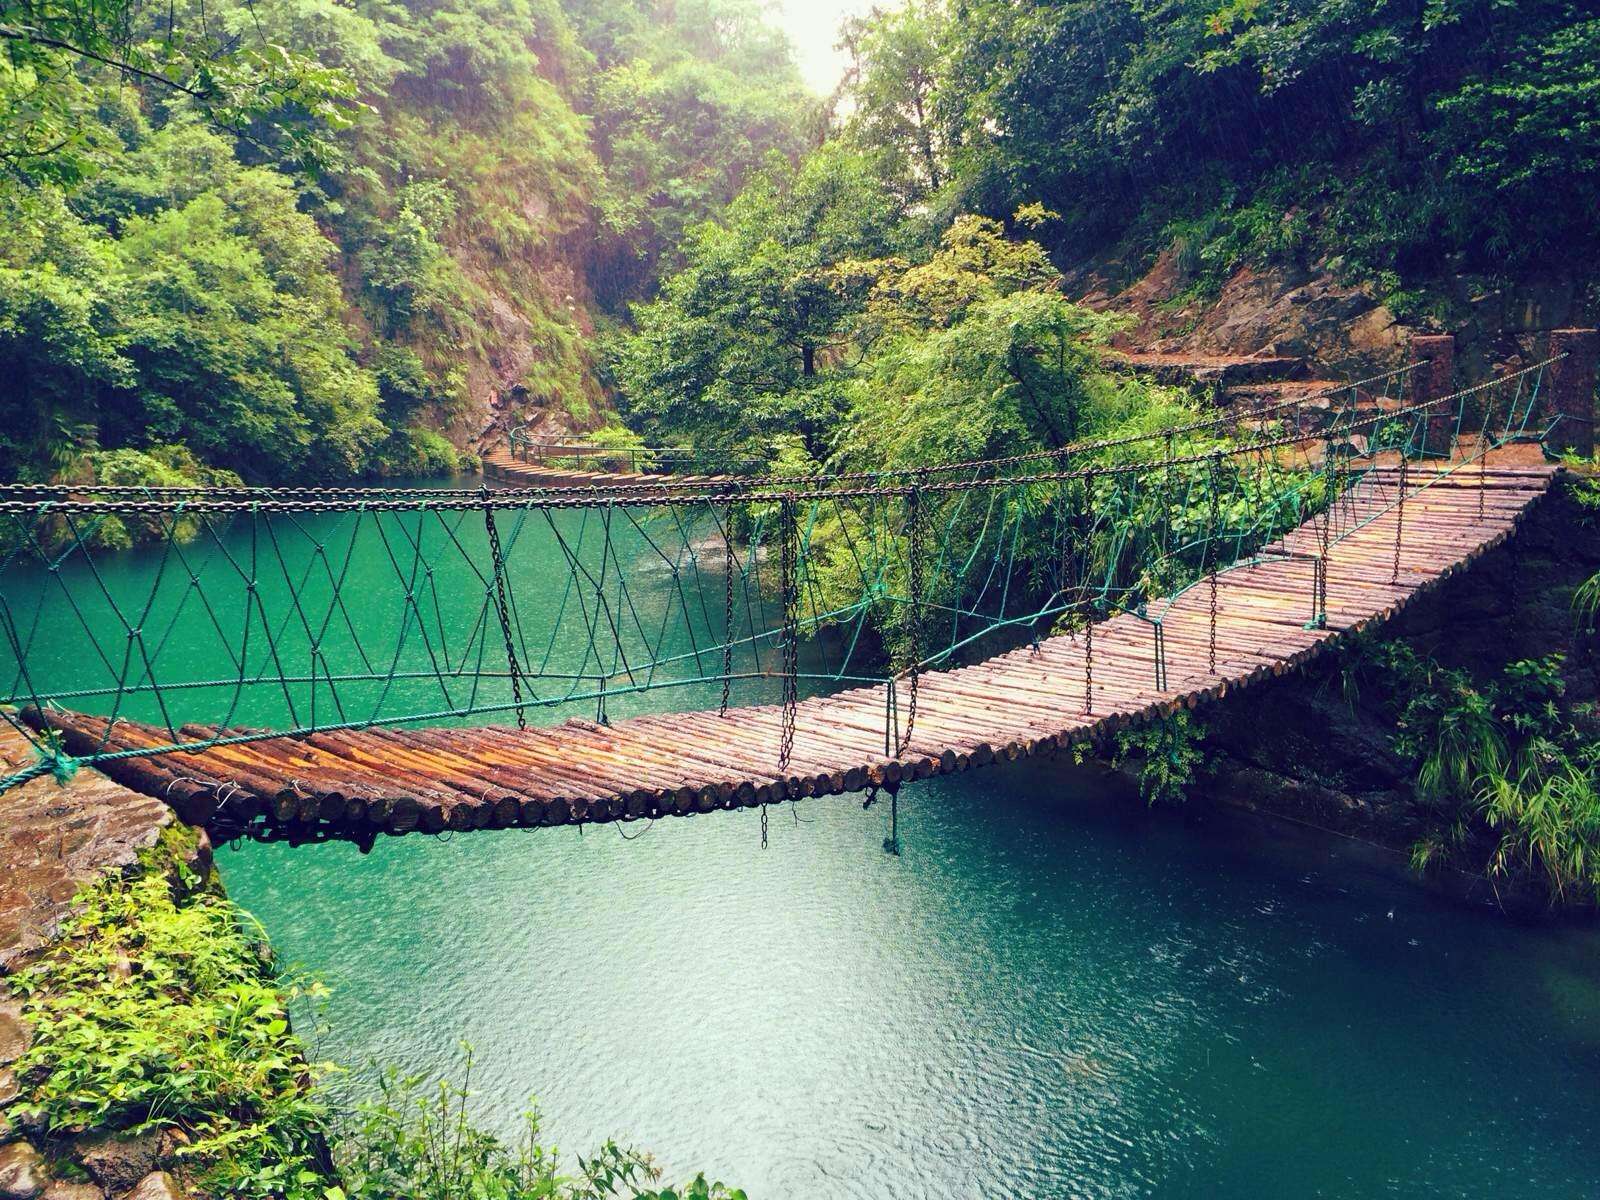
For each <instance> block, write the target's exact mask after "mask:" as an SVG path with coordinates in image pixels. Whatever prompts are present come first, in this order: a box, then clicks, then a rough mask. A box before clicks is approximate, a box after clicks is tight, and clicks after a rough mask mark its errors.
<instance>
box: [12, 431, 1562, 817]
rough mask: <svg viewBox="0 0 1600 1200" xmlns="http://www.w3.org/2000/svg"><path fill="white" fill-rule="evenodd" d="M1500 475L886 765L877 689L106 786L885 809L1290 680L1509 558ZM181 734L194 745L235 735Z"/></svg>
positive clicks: (1514, 491)
mask: <svg viewBox="0 0 1600 1200" xmlns="http://www.w3.org/2000/svg"><path fill="white" fill-rule="evenodd" d="M1513 461H1515V460H1514V459H1511V458H1510V457H1509V456H1507V457H1505V458H1504V460H1503V461H1502V460H1501V459H1499V458H1497V459H1496V461H1495V462H1494V463H1492V464H1483V463H1480V464H1479V465H1476V466H1470V467H1465V468H1462V467H1458V468H1457V469H1455V470H1453V471H1445V470H1442V469H1435V468H1429V467H1427V466H1425V465H1416V464H1414V465H1412V466H1411V467H1410V468H1409V471H1408V472H1407V471H1405V469H1403V468H1399V467H1381V466H1380V467H1375V468H1374V469H1373V470H1371V471H1370V472H1368V473H1367V474H1366V475H1365V476H1364V477H1363V478H1362V479H1361V480H1360V482H1359V483H1357V484H1356V485H1355V486H1354V488H1353V489H1352V490H1351V491H1350V492H1349V493H1348V495H1347V496H1346V497H1345V498H1343V499H1341V500H1340V501H1339V502H1338V503H1337V504H1336V505H1335V506H1334V508H1333V510H1332V511H1331V513H1329V514H1328V515H1327V516H1326V518H1325V517H1324V516H1316V517H1313V518H1312V519H1311V520H1310V521H1308V522H1307V523H1306V524H1304V525H1302V526H1300V527H1299V528H1297V529H1295V530H1294V531H1292V532H1291V533H1290V534H1289V535H1288V536H1286V537H1284V538H1283V539H1282V540H1281V541H1279V542H1277V543H1274V544H1273V545H1270V546H1267V547H1265V548H1264V549H1263V550H1262V551H1260V552H1259V553H1258V554H1256V555H1255V556H1253V557H1251V558H1249V559H1248V560H1246V561H1244V562H1241V563H1238V564H1236V565H1234V566H1232V567H1231V568H1228V569H1225V570H1223V571H1221V572H1219V573H1218V574H1216V575H1213V576H1208V577H1206V578H1204V579H1202V580H1201V581H1200V582H1199V583H1197V584H1195V585H1193V586H1191V587H1189V588H1187V589H1186V590H1184V591H1183V592H1181V593H1179V594H1178V595H1177V596H1175V597H1172V598H1170V603H1169V605H1168V606H1167V607H1165V609H1164V612H1163V615H1162V617H1161V619H1160V620H1159V622H1153V621H1151V620H1147V619H1144V618H1141V617H1139V616H1137V615H1134V614H1122V615H1118V616H1115V617H1112V618H1110V619H1108V620H1104V621H1101V622H1099V623H1097V624H1095V625H1093V626H1091V627H1090V628H1089V629H1087V630H1085V631H1083V632H1080V633H1078V634H1074V635H1065V636H1055V637H1050V638H1047V639H1045V640H1044V641H1042V642H1041V643H1039V644H1038V645H1037V646H1036V647H1028V648H1024V649H1020V650H1014V651H1011V652H1010V653H1006V654H1002V655H999V656H998V657H995V658H993V659H990V660H988V661H986V662H982V663H979V664H977V665H972V666H966V667H961V668H958V669H953V670H948V671H940V672H930V673H927V674H924V675H922V676H921V678H920V680H919V681H918V682H919V686H918V690H917V693H916V700H915V720H914V724H912V733H911V736H910V738H909V741H908V744H906V745H904V746H902V747H898V748H896V747H892V746H887V745H886V744H885V741H886V733H885V706H886V700H887V694H888V693H887V689H886V687H885V686H882V685H875V686H869V687H860V688H855V689H852V690H848V691H843V692H839V693H836V694H834V695H830V696H826V697H818V698H814V699H809V700H803V701H800V702H799V703H798V707H797V711H796V712H795V714H794V719H793V720H792V721H791V722H787V723H786V722H785V720H784V712H783V709H782V708H781V706H778V705H764V706H751V707H736V708H730V709H729V710H728V711H727V712H726V714H725V715H719V714H718V713H716V712H696V713H662V714H659V715H652V716H642V717H634V718H630V719H627V720H621V721H618V722H617V723H615V724H614V725H610V726H603V725H597V724H595V723H593V722H590V721H580V720H571V721H567V722H565V723H564V724H561V725H556V726H553V727H549V728H540V729H528V730H526V731H524V732H519V731H517V730H515V729H512V728H505V727H480V728H429V729H398V728H370V729H363V730H359V731H347V732H338V733H327V732H317V733H310V734H308V735H305V736H302V737H298V738H295V739H292V740H290V739H279V738H273V739H267V740H260V741H247V742H241V743H237V744H232V745H216V746H211V747H209V748H206V749H204V750H200V751H196V752H175V753H172V754H170V755H151V756H148V757H126V758H120V759H113V760H110V761H107V762H105V763H104V764H103V769H104V770H105V771H107V772H108V773H109V774H111V775H112V776H113V777H114V778H116V779H117V780H119V781H120V782H122V783H125V784H126V785H128V786H129V787H132V788H135V789H137V790H140V791H144V792H147V793H149V794H151V795H155V796H161V797H163V798H166V799H168V800H169V801H171V802H173V803H174V805H175V806H176V807H177V808H178V809H179V811H180V813H181V814H183V815H184V816H185V817H186V818H187V819H190V820H194V821H204V820H206V819H208V818H209V817H210V815H211V814H212V813H213V812H214V811H215V810H216V808H217V806H218V803H219V802H221V801H225V802H226V804H227V807H228V811H229V812H230V814H232V816H233V817H234V818H235V819H238V818H239V817H246V818H248V819H252V820H256V821H258V822H263V823H264V824H265V826H266V827H267V829H268V830H269V831H271V830H276V831H278V832H281V833H283V834H285V835H286V836H302V837H303V836H338V837H349V838H352V839H354V840H358V841H364V840H366V839H368V838H370V837H371V836H372V835H373V834H374V833H376V832H380V831H383V832H389V833H404V832H408V831H411V830H421V831H428V832H433V831H441V830H446V829H476V828H482V827H494V828H499V827H505V826H547V825H569V824H575V823H581V822H591V821H609V820H615V819H624V820H632V819H638V818H646V817H657V816H664V815H668V814H683V813H694V812H706V811H710V810H712V809H716V808H735V807H742V806H751V805H764V804H771V803H774V802H777V801H782V800H788V799H798V798H801V797H810V796H825V795H833V794H838V793H844V792H854V791H858V790H860V789H862V788H864V787H869V786H888V787H891V788H893V787H895V786H897V785H898V784H899V783H900V782H901V781H903V780H907V779H922V778H926V777H928V776H931V775H936V774H948V773H952V772H957V771H964V770H967V769H968V768H970V767H977V766H983V765H985V764H987V763H991V762H994V761H996V760H1011V759H1017V758H1021V757H1024V756H1026V755H1033V754H1040V753H1046V752H1049V751H1053V750H1057V749H1060V748H1063V747H1066V746H1069V745H1071V744H1074V743H1081V742H1086V741H1089V740H1091V739H1093V738H1096V737H1098V736H1100V735H1103V734H1105V733H1107V732H1109V731H1111V730H1114V729H1117V728H1119V727H1123V726H1127V725H1131V724H1137V723H1140V722H1145V721H1149V720H1151V719H1154V718H1156V717H1159V716H1162V715H1164V714H1170V713H1171V712H1173V711H1174V710H1176V709H1178V708H1180V707H1193V706H1194V705H1196V704H1198V703H1199V702H1201V701H1202V700H1207V699H1215V698H1218V697H1221V696H1224V695H1226V694H1227V693H1228V692H1229V691H1231V690H1233V689H1235V688H1239V687H1245V686H1248V685H1250V684H1252V683H1256V682H1258V681H1260V680H1263V679H1266V678H1269V677H1271V676H1274V675H1281V674H1283V673H1284V672H1286V671H1288V670H1291V669H1292V668H1295V667H1297V666H1299V665H1300V664H1302V663H1304V662H1305V661H1306V660H1308V659H1309V658H1310V657H1311V656H1313V655H1315V654H1316V653H1318V652H1319V651H1320V650H1322V649H1323V648H1324V647H1326V646H1328V645H1329V644H1330V643H1332V642H1333V641H1334V640H1335V639H1337V638H1338V637H1339V636H1340V635H1342V634H1345V633H1348V632H1350V631H1352V630H1355V629H1358V628H1360V627H1363V626H1366V625H1369V624H1373V623H1376V622H1381V621H1384V620H1386V619H1388V618H1389V617H1391V616H1392V615H1393V614H1394V613H1396V612H1397V611H1398V610H1399V609H1401V608H1402V607H1404V606H1405V605H1406V604H1407V603H1409V602H1410V601H1411V600H1412V599H1413V598H1414V597H1416V596H1417V595H1419V594H1420V593H1422V592H1424V591H1426V590H1427V589H1428V588H1430V587H1433V586H1434V585H1436V584H1437V583H1439V582H1440V581H1441V580H1442V579H1444V578H1446V577H1448V576H1449V575H1451V574H1453V573H1454V572H1456V571H1459V570H1461V569H1463V568H1464V567H1466V566H1468V565H1469V564H1471V563H1472V562H1473V561H1474V560H1475V559H1476V558H1478V557H1479V556H1480V555H1482V554H1483V553H1484V552H1485V551H1486V550H1488V549H1489V548H1490V547H1492V546H1494V545H1496V544H1498V543H1499V542H1501V541H1503V540H1505V539H1506V538H1507V537H1508V536H1509V535H1510V534H1511V533H1512V532H1513V530H1514V529H1515V528H1516V526H1517V524H1518V522H1519V521H1520V520H1521V519H1522V517H1523V515H1524V513H1525V512H1526V511H1527V510H1528V507H1529V506H1530V505H1531V504H1532V503H1533V502H1534V501H1535V500H1537V499H1538V498H1539V497H1540V496H1541V495H1542V494H1543V493H1544V492H1545V491H1546V489H1547V488H1548V487H1549V485H1550V483H1551V481H1552V479H1553V478H1554V477H1555V475H1556V474H1557V468H1554V467H1551V466H1548V465H1544V464H1542V463H1534V464H1530V465H1526V466H1515V465H1510V463H1511V462H1513ZM1402 487H1404V489H1405V490H1404V491H1403V492H1402V490H1401V489H1402ZM1402 530H1403V536H1397V535H1398V534H1399V533H1400V532H1401V531H1402ZM1159 607H1160V606H1158V605H1151V608H1152V610H1154V609H1157V608H1159ZM896 686H897V688H898V696H899V699H898V706H899V709H900V711H901V714H902V715H901V717H900V720H901V721H902V722H906V723H910V722H908V721H907V708H908V704H909V697H908V695H907V685H906V682H905V681H904V680H902V681H900V682H899V683H898V684H897V685H896ZM25 715H26V719H27V720H28V721H29V722H30V723H31V724H33V725H35V726H39V725H41V724H43V723H48V724H49V725H51V726H53V727H54V728H56V729H59V730H60V731H61V732H62V734H63V735H64V738H65V742H66V746H67V749H68V750H69V751H70V752H71V753H74V754H90V753H93V752H95V751H96V750H97V749H98V748H100V747H102V746H103V745H108V746H110V747H113V748H116V749H121V750H130V749H137V748H138V747H141V746H151V747H155V746H162V745H165V744H167V743H168V742H169V741H170V735H169V733H168V732H167V731H165V730H162V729H158V728H155V727H153V726H148V725H140V724H137V723H134V722H130V721H127V720H121V721H118V722H117V724H116V727H115V728H114V729H112V730H110V731H108V730H107V729H106V723H105V721H104V720H103V719H102V718H99V717H91V716H86V715H82V714H78V713H73V712H66V711H60V710H51V711H49V712H47V713H44V714H41V713H40V712H39V711H38V710H36V709H35V710H31V711H29V712H28V713H26V714H25ZM184 732H185V734H186V735H187V736H189V737H191V738H192V739H195V740H205V739H209V738H211V737H213V736H217V735H219V734H236V733H248V732H249V731H246V730H218V729H216V728H214V727H209V726H190V727H186V728H185V731H184ZM786 736H787V737H791V738H792V739H793V741H792V751H791V752H790V753H789V754H788V755H787V756H786V757H785V756H784V755H783V754H782V752H781V747H782V745H783V742H784V739H785V737H786ZM102 738H106V739H107V740H106V741H105V742H102ZM780 761H783V762H784V763H785V765H784V766H782V767H780V766H779V765H778V764H779V763H780Z"/></svg>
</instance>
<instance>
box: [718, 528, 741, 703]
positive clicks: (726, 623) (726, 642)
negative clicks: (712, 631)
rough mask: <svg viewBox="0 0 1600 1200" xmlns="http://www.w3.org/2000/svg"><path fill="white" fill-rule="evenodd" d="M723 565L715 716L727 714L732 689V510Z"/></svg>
mask: <svg viewBox="0 0 1600 1200" xmlns="http://www.w3.org/2000/svg"><path fill="white" fill-rule="evenodd" d="M722 548H723V566H724V567H725V568H726V569H727V580H726V582H725V584H724V586H723V589H722V702H721V703H720V704H719V705H718V706H717V716H719V717H725V716H727V715H728V699H729V697H730V694H731V692H732V690H733V573H734V570H735V569H736V567H737V564H736V563H735V561H734V557H733V510H732V509H729V510H728V515H727V519H726V521H725V523H724V524H723V527H722Z"/></svg>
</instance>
